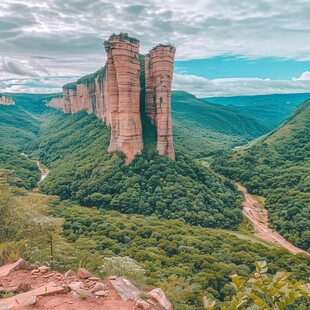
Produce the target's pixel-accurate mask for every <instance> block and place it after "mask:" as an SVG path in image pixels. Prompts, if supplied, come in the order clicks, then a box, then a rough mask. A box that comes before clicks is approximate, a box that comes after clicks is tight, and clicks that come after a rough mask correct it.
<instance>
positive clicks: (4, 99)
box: [0, 94, 15, 105]
mask: <svg viewBox="0 0 310 310" xmlns="http://www.w3.org/2000/svg"><path fill="white" fill-rule="evenodd" d="M0 104H2V105H14V104H15V101H14V100H13V99H12V98H11V97H10V96H8V95H2V94H0Z"/></svg>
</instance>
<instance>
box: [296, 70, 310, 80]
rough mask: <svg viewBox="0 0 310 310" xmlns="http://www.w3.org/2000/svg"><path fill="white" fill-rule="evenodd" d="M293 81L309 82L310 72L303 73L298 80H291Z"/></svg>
mask: <svg viewBox="0 0 310 310" xmlns="http://www.w3.org/2000/svg"><path fill="white" fill-rule="evenodd" d="M293 80H294V81H310V72H309V71H305V72H304V73H302V74H301V76H300V77H299V78H293Z"/></svg>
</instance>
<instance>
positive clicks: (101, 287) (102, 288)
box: [90, 283, 106, 294]
mask: <svg viewBox="0 0 310 310" xmlns="http://www.w3.org/2000/svg"><path fill="white" fill-rule="evenodd" d="M105 289H106V286H105V285H104V284H102V283H97V284H96V285H95V286H94V287H93V288H92V289H91V290H90V292H91V293H93V294H95V293H96V292H99V291H105Z"/></svg>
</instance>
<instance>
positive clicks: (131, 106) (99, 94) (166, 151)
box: [50, 34, 175, 163]
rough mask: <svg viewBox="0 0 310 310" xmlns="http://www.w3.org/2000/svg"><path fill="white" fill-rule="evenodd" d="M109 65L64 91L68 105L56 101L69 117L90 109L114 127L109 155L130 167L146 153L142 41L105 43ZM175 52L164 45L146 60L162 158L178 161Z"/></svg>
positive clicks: (150, 110)
mask: <svg viewBox="0 0 310 310" xmlns="http://www.w3.org/2000/svg"><path fill="white" fill-rule="evenodd" d="M104 45H105V50H106V53H107V63H106V65H105V67H104V68H102V69H100V70H98V71H97V72H95V73H93V74H90V75H87V76H84V77H82V78H80V79H79V80H78V81H77V82H76V83H69V84H66V85H65V86H64V87H63V100H62V101H59V99H57V100H55V101H51V102H50V106H54V107H57V108H60V107H62V109H63V111H64V112H65V113H76V112H78V111H81V110H85V111H87V112H88V113H90V114H96V116H97V117H99V118H101V119H102V120H103V121H104V122H105V124H106V125H107V126H110V127H111V139H110V145H109V152H114V151H121V152H123V153H124V154H125V155H126V162H127V163H129V162H131V161H132V159H133V158H134V157H135V156H136V155H137V154H139V153H140V152H141V151H142V149H143V139H142V123H141V111H140V91H141V87H140V61H139V41H138V40H137V39H134V38H130V37H128V36H127V35H124V34H120V35H113V36H111V37H110V39H109V40H107V41H106V42H105V43H104ZM174 55H175V48H174V47H172V46H158V47H156V48H154V49H153V50H151V52H150V53H149V54H148V55H146V56H145V61H146V72H145V76H146V105H145V106H146V113H147V115H148V117H150V118H151V120H152V122H153V124H154V125H156V128H157V150H158V152H159V154H161V155H165V156H168V157H169V158H171V159H174V158H175V155H174V149H173V141H172V122H171V115H170V113H171V107H170V101H171V83H172V76H173V61H174Z"/></svg>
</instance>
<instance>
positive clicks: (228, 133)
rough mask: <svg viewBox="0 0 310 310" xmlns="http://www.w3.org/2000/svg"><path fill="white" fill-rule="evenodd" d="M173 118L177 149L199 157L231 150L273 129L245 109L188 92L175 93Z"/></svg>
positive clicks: (173, 97)
mask: <svg viewBox="0 0 310 310" xmlns="http://www.w3.org/2000/svg"><path fill="white" fill-rule="evenodd" d="M172 119H173V133H174V135H173V137H174V143H175V147H176V149H177V150H179V151H180V150H181V151H183V152H186V153H188V154H190V155H192V156H194V157H196V158H201V157H206V156H210V155H215V154H219V153H223V152H225V151H229V150H230V149H231V148H232V147H235V146H238V145H243V144H246V143H247V142H249V141H251V140H253V139H255V138H257V137H259V136H261V135H263V134H266V133H267V132H268V131H269V129H268V127H267V126H265V125H264V124H262V123H260V122H259V121H258V120H257V119H256V118H254V117H252V116H249V115H246V114H244V113H243V112H242V111H238V110H236V109H234V108H233V107H225V106H223V105H220V104H214V103H211V102H205V101H203V100H201V99H198V98H197V97H195V96H194V95H192V94H189V93H187V92H184V91H174V92H173V93H172Z"/></svg>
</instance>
